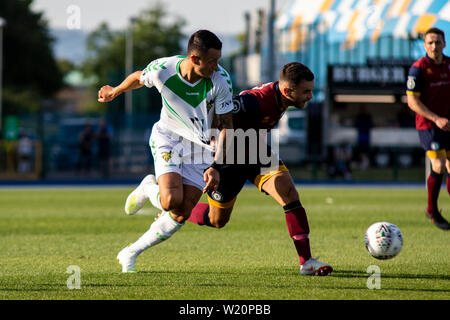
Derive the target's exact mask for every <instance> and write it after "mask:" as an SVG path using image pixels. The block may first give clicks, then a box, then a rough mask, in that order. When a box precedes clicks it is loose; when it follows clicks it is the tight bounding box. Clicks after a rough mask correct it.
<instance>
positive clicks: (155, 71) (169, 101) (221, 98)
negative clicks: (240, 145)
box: [141, 56, 233, 146]
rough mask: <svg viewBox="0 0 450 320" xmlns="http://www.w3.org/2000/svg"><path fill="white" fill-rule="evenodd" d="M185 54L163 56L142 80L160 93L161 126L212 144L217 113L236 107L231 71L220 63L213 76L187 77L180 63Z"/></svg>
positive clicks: (198, 141) (148, 69)
mask: <svg viewBox="0 0 450 320" xmlns="http://www.w3.org/2000/svg"><path fill="white" fill-rule="evenodd" d="M184 58H186V57H185V56H173V57H166V58H160V59H157V60H155V61H153V62H151V63H150V64H149V65H148V66H147V68H145V69H144V70H143V72H142V76H141V82H142V83H144V84H145V86H147V87H149V88H150V87H153V86H154V87H156V88H157V89H158V91H159V92H160V94H161V98H162V105H163V107H162V110H161V120H160V121H159V123H158V124H159V125H160V126H161V127H163V128H164V129H166V130H170V131H172V132H174V133H176V134H178V135H179V136H182V137H184V138H186V139H188V140H190V141H193V142H195V143H197V144H200V145H203V146H209V140H210V139H211V136H212V131H211V129H212V123H213V119H214V114H225V113H228V112H230V111H231V110H232V109H233V102H232V85H231V79H230V76H229V74H228V73H227V72H226V71H225V69H223V68H222V67H221V66H219V67H218V69H217V70H216V71H215V72H214V73H213V75H212V76H211V78H202V79H200V80H199V81H197V82H196V83H190V82H188V81H187V80H185V79H184V78H183V77H182V76H181V73H180V63H181V62H182V61H183V59H184Z"/></svg>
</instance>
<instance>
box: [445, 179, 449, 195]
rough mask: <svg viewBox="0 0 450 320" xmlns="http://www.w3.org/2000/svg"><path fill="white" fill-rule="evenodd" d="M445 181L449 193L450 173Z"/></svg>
mask: <svg viewBox="0 0 450 320" xmlns="http://www.w3.org/2000/svg"><path fill="white" fill-rule="evenodd" d="M445 183H446V184H447V193H448V194H450V175H447V180H446V181H445Z"/></svg>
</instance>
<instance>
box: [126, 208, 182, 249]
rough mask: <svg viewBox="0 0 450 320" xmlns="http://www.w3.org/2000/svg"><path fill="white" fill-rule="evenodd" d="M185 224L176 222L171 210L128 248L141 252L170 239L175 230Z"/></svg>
mask: <svg viewBox="0 0 450 320" xmlns="http://www.w3.org/2000/svg"><path fill="white" fill-rule="evenodd" d="M183 225H184V223H183V224H181V223H178V222H176V221H175V220H174V219H173V218H172V216H171V214H170V212H165V213H163V214H162V215H161V216H160V217H159V218H158V219H156V220H155V221H154V222H153V223H152V225H151V226H150V229H148V231H147V232H146V233H144V234H143V235H142V236H141V237H140V238H139V239H138V240H137V241H136V242H134V243H133V244H131V245H130V246H129V247H128V248H129V250H130V251H131V252H135V253H136V254H140V253H141V252H142V251H144V250H146V249H148V248H150V247H152V246H154V245H157V244H158V243H160V242H162V241H164V240H167V239H169V238H170V237H171V236H172V235H173V234H174V233H175V232H177V231H178V230H180V229H181V227H182V226H183Z"/></svg>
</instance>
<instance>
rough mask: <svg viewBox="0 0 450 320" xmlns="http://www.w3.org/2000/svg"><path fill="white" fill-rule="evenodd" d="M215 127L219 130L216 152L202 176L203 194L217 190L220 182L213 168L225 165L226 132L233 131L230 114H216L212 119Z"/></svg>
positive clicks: (217, 173)
mask: <svg viewBox="0 0 450 320" xmlns="http://www.w3.org/2000/svg"><path fill="white" fill-rule="evenodd" d="M214 123H215V127H216V128H218V129H219V131H220V133H219V139H218V141H217V144H216V152H215V156H214V164H213V165H211V167H209V168H208V169H207V170H205V172H204V174H203V179H204V181H205V183H206V185H205V188H204V189H203V192H208V191H209V190H213V191H215V190H217V187H218V186H219V181H220V175H219V172H218V171H217V170H216V169H215V168H214V165H215V164H220V163H226V154H227V152H226V149H227V145H230V144H231V143H228V144H227V141H226V135H227V130H229V129H233V116H232V113H231V112H229V113H225V114H216V116H215V119H214Z"/></svg>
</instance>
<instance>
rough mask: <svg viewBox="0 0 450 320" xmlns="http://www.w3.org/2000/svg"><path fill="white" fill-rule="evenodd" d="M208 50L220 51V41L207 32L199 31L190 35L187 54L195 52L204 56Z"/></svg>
mask: <svg viewBox="0 0 450 320" xmlns="http://www.w3.org/2000/svg"><path fill="white" fill-rule="evenodd" d="M209 49H217V50H222V41H220V40H219V38H218V37H217V36H216V35H215V34H214V33H212V32H211V31H208V30H199V31H197V32H195V33H194V34H192V35H191V37H190V38H189V42H188V49H187V53H188V54H190V53H191V52H192V51H197V52H199V53H200V54H206V53H207V52H208V50H209Z"/></svg>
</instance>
